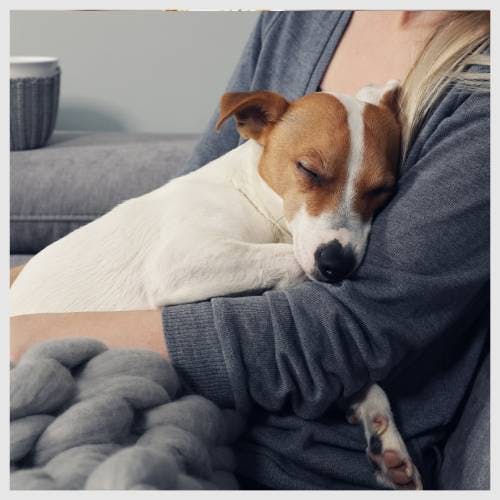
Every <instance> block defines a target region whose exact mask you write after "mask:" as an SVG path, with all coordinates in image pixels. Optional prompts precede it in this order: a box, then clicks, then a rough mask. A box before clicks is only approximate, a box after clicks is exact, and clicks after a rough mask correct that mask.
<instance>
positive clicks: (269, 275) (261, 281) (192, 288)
mask: <svg viewBox="0 0 500 500" xmlns="http://www.w3.org/2000/svg"><path fill="white" fill-rule="evenodd" d="M190 251H192V250H190V249H186V252H185V253H184V255H182V256H179V259H178V260H179V262H180V265H179V266H177V269H173V268H174V267H175V262H174V263H173V264H171V265H170V270H169V275H168V276H167V277H166V278H165V277H163V276H162V275H161V273H158V272H157V271H156V269H161V268H162V266H163V265H162V264H156V265H155V267H154V268H153V267H152V268H151V269H150V270H149V271H148V273H147V274H148V276H149V277H150V283H151V285H149V290H150V293H149V295H150V297H151V298H152V299H151V302H152V303H153V304H154V306H155V307H160V306H163V305H173V304H183V303H188V302H194V301H198V300H205V299H209V298H212V297H219V296H223V295H232V294H239V293H243V292H248V291H251V290H264V289H271V288H287V287H290V286H293V285H295V284H298V283H301V282H303V281H305V280H306V279H307V278H306V275H305V273H304V271H303V270H302V268H301V267H300V265H299V263H298V262H297V260H296V259H295V255H294V253H293V247H292V245H290V244H288V243H263V244H260V243H245V242H242V241H231V240H225V241H217V242H214V243H213V244H212V243H211V242H205V246H204V247H203V249H202V250H201V251H200V250H198V249H197V255H196V256H194V257H193V258H190ZM171 261H172V259H164V262H171ZM186 262H189V265H184V263H186Z"/></svg>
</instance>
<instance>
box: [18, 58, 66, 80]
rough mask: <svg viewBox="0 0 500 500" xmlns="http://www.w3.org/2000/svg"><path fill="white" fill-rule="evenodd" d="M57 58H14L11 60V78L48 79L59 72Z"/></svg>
mask: <svg viewBox="0 0 500 500" xmlns="http://www.w3.org/2000/svg"><path fill="white" fill-rule="evenodd" d="M58 63H59V59H57V57H38V56H13V57H11V58H10V77H11V78H47V77H49V76H53V75H54V74H55V73H56V71H57V66H58Z"/></svg>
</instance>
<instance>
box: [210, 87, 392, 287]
mask: <svg viewBox="0 0 500 500" xmlns="http://www.w3.org/2000/svg"><path fill="white" fill-rule="evenodd" d="M398 90H399V85H398V83H397V82H395V81H390V82H388V83H387V84H386V85H384V86H382V87H365V88H363V89H361V90H360V92H359V93H358V94H357V95H356V97H350V96H347V95H338V94H331V93H327V92H317V93H314V94H309V95H306V96H304V97H301V98H300V99H297V100H296V101H293V102H289V101H287V100H286V99H285V98H284V97H282V96H281V95H279V94H277V93H274V92H264V91H257V92H234V93H227V94H224V96H223V97H222V99H221V114H220V119H219V121H218V123H217V127H220V125H221V124H222V123H223V122H224V121H225V120H227V118H229V117H230V116H233V115H234V116H235V118H236V122H237V127H238V131H239V133H240V135H241V136H242V137H243V138H247V139H254V140H255V141H257V142H258V143H259V144H261V145H262V146H263V152H262V157H261V161H260V164H259V173H260V175H261V177H262V178H263V179H264V180H265V181H266V182H267V183H268V184H269V186H270V187H271V188H272V189H273V190H274V191H275V192H276V193H278V194H279V195H280V196H281V197H282V199H283V206H284V212H285V217H286V219H287V221H288V225H289V227H290V229H291V232H292V235H293V244H294V250H295V255H296V258H297V260H298V261H299V263H300V265H301V266H302V267H303V269H304V271H305V272H306V273H307V275H308V276H309V277H310V278H312V279H316V280H320V281H328V282H337V281H341V280H343V279H344V278H346V277H347V276H349V275H350V274H351V273H352V272H353V271H354V270H355V269H356V267H357V266H358V265H359V263H360V262H361V260H362V258H363V255H364V252H365V248H366V243H367V239H368V234H369V231H370V227H371V222H372V219H373V216H374V214H375V212H376V211H377V210H378V209H380V208H381V207H382V206H383V205H384V204H385V203H386V202H387V200H388V199H389V197H390V196H391V194H392V193H393V191H394V189H395V184H396V177H397V165H398V160H399V147H400V132H401V131H400V124H399V120H398V111H397V95H398Z"/></svg>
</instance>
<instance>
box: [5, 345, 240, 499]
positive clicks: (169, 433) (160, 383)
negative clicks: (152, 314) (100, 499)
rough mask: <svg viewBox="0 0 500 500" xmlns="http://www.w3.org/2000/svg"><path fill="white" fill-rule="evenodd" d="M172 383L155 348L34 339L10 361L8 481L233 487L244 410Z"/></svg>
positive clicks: (28, 485)
mask: <svg viewBox="0 0 500 500" xmlns="http://www.w3.org/2000/svg"><path fill="white" fill-rule="evenodd" d="M179 392H180V381H179V379H178V377H177V374H176V373H175V370H174V368H173V367H172V365H171V364H170V363H169V362H168V361H167V360H165V359H164V358H163V357H161V356H160V355H159V354H157V353H154V352H152V351H147V350H139V349H137V350H131V349H107V348H106V346H105V345H104V344H102V343H101V342H98V341H96V340H93V339H86V338H79V339H74V338H73V339H59V340H51V341H48V342H44V343H41V344H38V345H36V346H34V347H33V348H31V349H30V350H29V351H28V352H27V353H26V354H25V355H24V356H23V357H22V358H21V360H20V362H19V363H18V364H17V366H14V367H12V369H11V435H10V438H11V489H28V490H29V489H46V490H52V489H53V490H57V489H130V490H159V489H193V490H203V489H237V487H238V485H237V482H236V479H235V477H234V475H233V473H232V472H233V471H234V469H235V465H236V461H235V457H234V453H233V452H232V449H231V447H230V444H232V443H233V442H234V441H235V440H236V439H237V438H238V436H239V435H240V434H241V432H243V429H244V426H245V423H244V420H243V418H242V417H241V416H239V415H238V414H237V413H236V412H234V411H232V410H221V409H219V408H218V407H217V406H216V405H215V404H214V403H212V402H211V401H209V400H207V399H205V398H203V397H201V396H197V395H184V396H182V397H178V393H179Z"/></svg>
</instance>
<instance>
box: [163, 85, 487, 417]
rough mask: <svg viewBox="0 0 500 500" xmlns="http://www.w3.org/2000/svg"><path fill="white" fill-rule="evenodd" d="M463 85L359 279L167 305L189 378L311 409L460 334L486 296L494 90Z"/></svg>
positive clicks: (226, 396) (304, 411)
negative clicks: (465, 92)
mask: <svg viewBox="0 0 500 500" xmlns="http://www.w3.org/2000/svg"><path fill="white" fill-rule="evenodd" d="M465 99H466V98H465V97H457V96H450V98H449V100H448V101H447V102H449V103H450V104H449V106H450V107H451V106H453V108H455V107H456V104H455V103H456V101H457V100H458V101H459V102H462V104H461V105H460V107H458V109H455V111H453V108H452V109H450V107H448V108H447V107H444V108H443V111H442V112H441V114H439V115H438V116H437V117H436V118H435V119H434V120H432V121H430V122H429V123H428V124H427V125H426V129H425V131H424V132H423V133H422V134H421V138H420V143H419V144H418V147H415V148H414V149H413V151H418V153H416V156H417V157H418V159H417V160H416V161H413V162H412V163H411V164H407V165H404V168H403V172H402V176H401V179H400V182H399V192H398V193H397V194H396V196H395V198H394V199H393V200H392V201H391V203H390V204H389V205H388V206H387V207H386V208H385V209H384V210H383V211H382V212H381V213H380V214H379V216H378V217H377V219H376V220H375V222H374V225H373V229H372V233H371V237H370V243H369V247H368V250H367V253H366V256H365V260H364V262H363V264H362V265H361V267H360V268H359V270H358V272H357V274H356V276H355V279H353V280H347V281H345V282H344V283H342V285H341V286H333V285H328V284H320V283H305V284H303V285H301V286H298V287H295V288H292V289H289V290H283V291H279V290H276V291H270V292H267V293H265V294H264V295H263V296H257V297H239V298H216V299H212V300H211V301H210V302H201V303H197V304H187V305H179V306H168V307H165V308H164V309H163V318H164V330H165V336H166V339H167V344H168V346H169V352H170V357H171V359H172V360H173V363H174V365H175V366H176V367H177V369H178V371H179V373H180V374H181V375H182V376H183V378H184V379H185V380H186V381H187V382H188V384H189V385H190V386H191V387H192V388H193V389H194V390H195V391H197V392H198V393H201V394H203V395H205V396H207V397H209V398H211V399H213V400H214V401H216V402H217V403H218V404H220V405H222V406H231V407H236V408H238V409H240V410H243V411H245V410H248V409H249V408H250V407H251V405H252V404H254V403H257V404H258V405H260V406H262V407H264V408H266V409H267V410H269V411H280V410H285V409H286V410H287V411H289V410H291V411H294V412H295V413H296V414H298V415H299V416H301V417H303V418H316V417H317V416H319V415H321V414H323V413H324V411H325V410H326V409H327V408H328V407H329V406H330V405H331V404H332V403H333V402H335V401H336V400H337V399H338V398H341V397H349V396H351V395H352V394H353V393H355V392H357V391H358V390H359V389H361V388H362V387H364V386H365V385H366V384H368V383H370V382H376V381H384V380H386V379H387V378H388V377H391V376H392V375H394V374H395V373H397V371H398V370H399V369H408V367H409V366H411V365H412V363H414V360H415V358H416V357H417V356H422V355H423V353H426V352H427V353H429V352H433V350H436V349H437V352H441V351H440V349H441V350H442V349H443V345H444V344H443V342H445V343H448V342H449V343H450V344H449V345H454V344H455V343H456V342H465V341H466V335H467V332H468V330H467V328H468V325H469V324H470V322H471V321H473V320H475V319H477V316H478V315H479V314H480V313H482V312H483V306H484V303H485V302H487V300H488V298H487V293H488V283H489V95H487V94H482V95H481V94H479V95H473V96H470V97H468V98H467V99H466V100H465ZM464 100H465V102H463V101H464ZM424 140H425V142H423V141H424ZM442 357H443V359H446V353H445V352H442Z"/></svg>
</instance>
